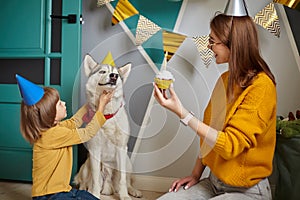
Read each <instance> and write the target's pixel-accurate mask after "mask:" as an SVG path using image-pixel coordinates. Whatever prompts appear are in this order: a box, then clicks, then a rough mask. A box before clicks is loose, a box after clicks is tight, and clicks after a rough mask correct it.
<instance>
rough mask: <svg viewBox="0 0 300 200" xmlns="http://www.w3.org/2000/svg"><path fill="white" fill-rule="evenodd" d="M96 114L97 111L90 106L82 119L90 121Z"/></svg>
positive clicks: (86, 121)
mask: <svg viewBox="0 0 300 200" xmlns="http://www.w3.org/2000/svg"><path fill="white" fill-rule="evenodd" d="M94 115H95V112H94V111H93V110H92V109H91V108H89V109H88V110H87V112H86V113H85V114H84V115H83V117H82V121H83V122H85V123H89V122H90V121H91V120H92V119H93V117H94Z"/></svg>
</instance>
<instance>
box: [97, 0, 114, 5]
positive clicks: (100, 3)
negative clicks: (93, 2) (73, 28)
mask: <svg viewBox="0 0 300 200" xmlns="http://www.w3.org/2000/svg"><path fill="white" fill-rule="evenodd" d="M111 1H114V0H98V1H97V6H98V7H100V6H103V5H105V4H107V3H109V2H111Z"/></svg>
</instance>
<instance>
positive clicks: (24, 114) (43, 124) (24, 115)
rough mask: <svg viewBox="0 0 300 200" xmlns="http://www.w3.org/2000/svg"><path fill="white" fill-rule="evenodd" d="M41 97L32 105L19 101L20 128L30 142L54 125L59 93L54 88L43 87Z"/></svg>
mask: <svg viewBox="0 0 300 200" xmlns="http://www.w3.org/2000/svg"><path fill="white" fill-rule="evenodd" d="M44 92H45V93H44V96H43V98H42V99H41V100H40V101H39V102H37V103H36V104H34V105H32V106H28V105H26V104H25V103H24V102H23V101H22V103H21V124H20V129H21V133H22V135H23V137H24V138H25V139H26V140H27V141H29V142H30V143H31V144H32V143H34V142H36V141H37V140H38V139H39V138H40V137H41V132H43V131H45V130H47V129H49V128H51V127H53V126H54V120H55V116H56V104H57V102H58V101H59V99H60V97H59V93H58V91H57V90H56V89H54V88H50V87H44Z"/></svg>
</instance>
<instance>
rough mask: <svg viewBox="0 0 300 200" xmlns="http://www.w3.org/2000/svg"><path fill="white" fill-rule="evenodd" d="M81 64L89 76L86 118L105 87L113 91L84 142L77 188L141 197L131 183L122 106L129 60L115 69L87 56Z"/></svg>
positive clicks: (95, 193) (94, 107) (125, 115)
mask: <svg viewBox="0 0 300 200" xmlns="http://www.w3.org/2000/svg"><path fill="white" fill-rule="evenodd" d="M83 64H84V70H85V74H86V76H87V77H88V79H87V83H86V99H87V102H88V105H89V107H90V110H89V112H88V113H87V114H86V115H85V116H84V118H85V120H87V119H88V118H91V117H92V116H93V114H94V112H95V110H96V106H97V105H98V101H99V99H98V97H99V95H100V94H101V93H102V92H103V91H104V90H106V91H109V90H110V91H112V90H114V95H113V97H112V100H111V101H110V102H109V103H108V104H107V105H106V107H105V109H104V116H105V118H106V119H107V120H106V122H105V124H104V125H103V126H102V128H101V129H100V130H99V132H98V133H97V134H96V136H94V137H93V138H92V139H91V140H89V141H88V142H87V143H86V144H85V146H86V148H87V149H88V151H89V156H88V158H87V160H86V161H85V163H84V164H83V165H82V166H81V168H80V170H79V172H78V174H77V175H76V176H75V178H74V183H75V184H77V185H79V186H80V187H79V189H83V190H88V191H89V192H91V193H92V194H93V195H94V196H96V197H98V198H99V197H100V194H104V195H112V194H114V193H115V192H116V193H119V196H120V199H122V200H125V199H126V200H127V199H131V198H130V197H129V195H128V194H130V195H132V196H134V197H141V196H142V193H141V192H140V191H139V190H137V189H135V188H134V187H133V186H132V184H131V176H130V172H131V169H132V167H131V162H130V159H129V157H128V155H127V142H128V139H129V136H130V129H129V121H128V117H127V113H126V110H125V108H124V102H125V101H124V95H123V84H124V83H125V81H126V79H127V77H128V75H129V73H130V71H131V63H128V64H126V65H124V66H122V67H119V68H117V67H113V66H111V65H108V64H98V63H97V62H96V61H95V60H94V59H93V58H92V57H91V56H90V55H86V56H85V58H84V63H83ZM89 115H90V116H89ZM87 121H88V120H87Z"/></svg>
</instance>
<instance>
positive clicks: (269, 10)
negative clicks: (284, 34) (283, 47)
mask: <svg viewBox="0 0 300 200" xmlns="http://www.w3.org/2000/svg"><path fill="white" fill-rule="evenodd" d="M253 20H254V22H255V23H256V24H258V25H260V26H262V27H263V28H264V29H267V30H268V31H270V32H271V33H273V34H274V35H275V36H277V37H280V24H279V19H278V15H277V13H276V10H275V6H274V3H269V4H268V5H267V6H266V7H265V8H264V9H263V10H261V11H260V12H258V13H257V14H256V15H255V17H254V19H253Z"/></svg>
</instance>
